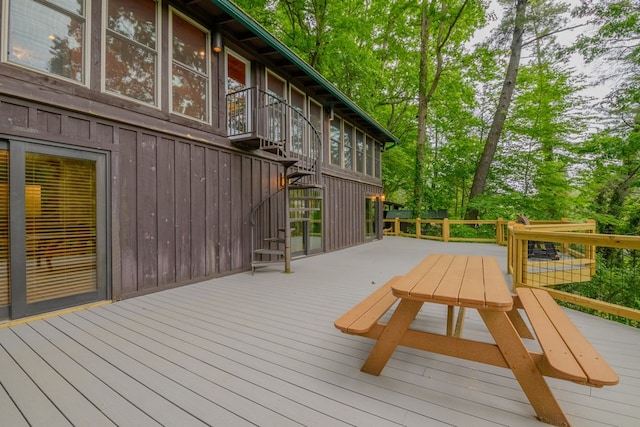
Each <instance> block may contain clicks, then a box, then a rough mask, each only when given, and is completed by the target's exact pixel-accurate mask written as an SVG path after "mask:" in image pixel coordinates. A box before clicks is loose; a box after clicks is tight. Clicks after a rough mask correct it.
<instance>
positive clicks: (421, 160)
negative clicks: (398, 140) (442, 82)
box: [413, 0, 431, 217]
mask: <svg viewBox="0 0 640 427" xmlns="http://www.w3.org/2000/svg"><path fill="white" fill-rule="evenodd" d="M428 8H429V2H428V1H427V0H423V2H422V7H421V14H420V70H419V73H420V76H419V81H418V139H417V141H416V166H415V175H414V180H413V200H414V203H415V205H414V207H413V216H414V217H418V216H419V215H420V213H421V212H422V205H423V202H424V188H425V178H426V164H425V160H426V155H427V110H428V108H429V101H428V99H427V77H428V71H429V30H430V26H431V19H430V16H429V11H428Z"/></svg>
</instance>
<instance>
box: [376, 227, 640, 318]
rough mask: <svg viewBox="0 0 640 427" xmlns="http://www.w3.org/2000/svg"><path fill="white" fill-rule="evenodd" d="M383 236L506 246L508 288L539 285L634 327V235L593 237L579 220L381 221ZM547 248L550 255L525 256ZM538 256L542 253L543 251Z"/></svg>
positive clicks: (639, 274)
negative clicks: (533, 248) (510, 283)
mask: <svg viewBox="0 0 640 427" xmlns="http://www.w3.org/2000/svg"><path fill="white" fill-rule="evenodd" d="M383 232H384V234H385V235H394V236H405V237H413V238H418V239H429V240H438V241H442V242H478V243H495V244H498V245H503V246H507V271H508V273H509V274H510V275H511V276H512V277H513V284H514V286H529V287H541V288H544V289H546V290H547V291H548V292H549V293H550V294H551V295H552V296H553V297H554V298H556V299H558V300H561V301H564V302H565V303H567V304H570V305H573V306H576V308H578V309H581V310H585V311H594V312H597V313H596V314H598V315H599V316H601V317H607V318H615V319H616V320H620V321H623V322H624V323H630V324H633V325H635V326H639V325H640V237H638V236H619V235H605V234H597V233H596V223H595V221H593V220H587V221H585V222H578V223H576V222H569V221H568V220H561V221H534V222H533V224H532V225H522V224H516V223H515V222H511V221H506V220H503V219H501V218H499V219H497V220H479V221H469V220H451V219H448V218H445V219H420V218H417V219H401V218H393V219H385V220H384V231H383ZM530 242H531V243H532V244H533V243H534V242H536V246H542V247H544V246H545V243H546V244H549V245H550V246H549V247H551V248H552V250H553V251H555V252H554V254H555V255H554V256H547V255H545V254H535V253H531V252H532V251H531V249H530V246H534V245H530ZM543 252H544V251H543Z"/></svg>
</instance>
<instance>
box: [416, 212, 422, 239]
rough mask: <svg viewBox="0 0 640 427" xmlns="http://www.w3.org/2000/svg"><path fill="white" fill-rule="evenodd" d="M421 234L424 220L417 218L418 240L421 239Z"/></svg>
mask: <svg viewBox="0 0 640 427" xmlns="http://www.w3.org/2000/svg"><path fill="white" fill-rule="evenodd" d="M421 233H422V219H420V217H418V218H416V239H420V234H421Z"/></svg>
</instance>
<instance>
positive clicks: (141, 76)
mask: <svg viewBox="0 0 640 427" xmlns="http://www.w3.org/2000/svg"><path fill="white" fill-rule="evenodd" d="M108 10H109V18H108V25H107V27H108V28H107V37H106V46H107V47H106V58H105V61H106V64H105V88H106V90H108V91H110V92H113V93H117V94H120V95H124V96H127V97H129V98H133V99H136V100H138V101H142V102H145V103H148V104H152V105H155V104H156V102H157V101H156V84H157V83H156V66H157V64H156V61H157V48H156V43H157V26H156V2H155V1H154V0H140V1H136V2H129V1H126V0H109V8H108Z"/></svg>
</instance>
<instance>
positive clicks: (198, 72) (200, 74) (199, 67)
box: [170, 10, 209, 122]
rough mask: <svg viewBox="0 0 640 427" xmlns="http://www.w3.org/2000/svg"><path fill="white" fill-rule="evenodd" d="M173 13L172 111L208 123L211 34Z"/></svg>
mask: <svg viewBox="0 0 640 427" xmlns="http://www.w3.org/2000/svg"><path fill="white" fill-rule="evenodd" d="M171 12H172V13H171V33H170V34H171V111H172V112H174V113H178V114H180V115H183V116H189V117H191V118H194V119H196V120H200V121H203V122H208V121H209V108H208V99H209V32H208V31H206V30H204V29H203V28H201V27H200V26H196V25H195V24H193V23H191V22H189V21H187V20H186V19H184V18H183V17H182V16H181V15H179V14H178V13H177V12H175V11H173V10H172V11H171Z"/></svg>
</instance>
